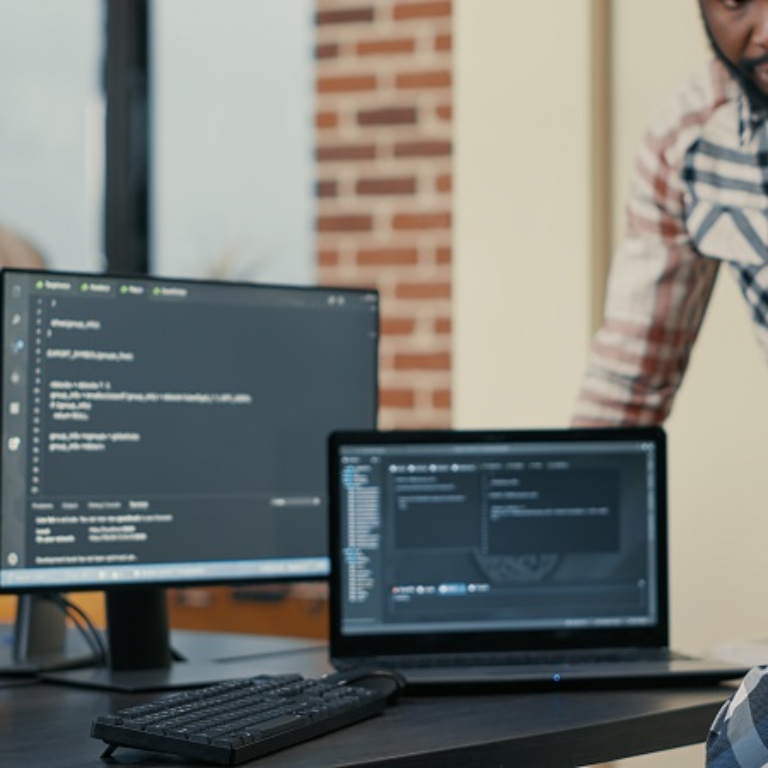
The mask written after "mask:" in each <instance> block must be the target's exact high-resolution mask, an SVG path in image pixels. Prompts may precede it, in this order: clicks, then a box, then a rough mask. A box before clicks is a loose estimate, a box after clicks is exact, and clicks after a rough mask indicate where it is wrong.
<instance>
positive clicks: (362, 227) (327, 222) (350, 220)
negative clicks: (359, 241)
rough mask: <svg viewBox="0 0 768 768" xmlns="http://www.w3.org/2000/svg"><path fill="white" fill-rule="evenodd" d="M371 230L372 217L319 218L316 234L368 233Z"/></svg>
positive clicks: (343, 216)
mask: <svg viewBox="0 0 768 768" xmlns="http://www.w3.org/2000/svg"><path fill="white" fill-rule="evenodd" d="M371 229H373V217H372V216H359V215H349V214H347V215H342V216H320V217H318V219H317V231H318V232H369V231H370V230H371Z"/></svg>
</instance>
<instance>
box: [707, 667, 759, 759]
mask: <svg viewBox="0 0 768 768" xmlns="http://www.w3.org/2000/svg"><path fill="white" fill-rule="evenodd" d="M766 765H768V668H766V667H755V668H754V669H753V670H751V671H750V672H749V674H748V675H747V676H746V677H745V678H744V680H743V681H742V683H741V685H740V686H739V689H738V691H736V693H735V694H734V696H733V697H732V698H731V699H729V700H728V701H727V702H726V703H725V704H724V705H723V707H722V709H721V710H720V712H719V714H718V715H717V717H716V718H715V721H714V723H712V727H711V729H710V732H709V736H708V737H707V768H760V767H761V766H766Z"/></svg>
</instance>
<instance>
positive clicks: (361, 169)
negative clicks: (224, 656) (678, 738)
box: [0, 0, 768, 768]
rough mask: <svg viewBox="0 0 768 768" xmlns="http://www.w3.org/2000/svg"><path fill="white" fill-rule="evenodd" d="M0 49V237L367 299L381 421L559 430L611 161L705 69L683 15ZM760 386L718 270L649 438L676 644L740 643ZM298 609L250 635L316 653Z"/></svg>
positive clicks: (727, 283) (199, 601)
mask: <svg viewBox="0 0 768 768" xmlns="http://www.w3.org/2000/svg"><path fill="white" fill-rule="evenodd" d="M0 50H2V51H3V54H2V60H3V65H2V67H0V226H3V227H5V228H7V229H9V230H11V231H13V232H15V233H17V234H19V235H21V236H23V237H24V238H26V239H27V240H28V241H29V242H30V243H32V244H33V245H34V246H35V247H36V248H37V249H38V250H39V251H40V252H41V253H42V254H43V256H44V258H45V260H46V263H47V264H48V265H50V266H52V267H55V268H60V269H69V270H96V271H101V270H105V271H107V270H108V271H113V272H148V273H154V274H161V275H166V276H192V277H215V278H235V279H246V280H257V281H269V282H285V283H307V284H312V283H324V284H333V285H350V286H352V285H354V286H365V287H371V286H373V287H377V288H378V289H379V290H380V291H381V296H382V337H381V338H382V343H381V361H380V392H379V395H380V406H381V407H380V414H379V423H380V425H381V426H382V427H384V428H397V427H446V426H456V427H481V426H482V427H508V428H514V427H524V426H563V425H565V424H567V423H568V422H569V419H570V413H571V409H572V407H573V403H574V400H575V397H576V392H577V388H578V384H579V381H580V377H581V374H582V372H583V368H584V364H585V360H586V354H587V349H588V344H589V340H590V338H591V334H592V332H593V330H594V328H595V326H596V323H597V322H598V320H599V317H600V312H601V307H602V292H603V287H604V281H605V276H606V272H607V269H608V265H609V261H610V253H611V251H612V249H613V247H614V245H615V243H616V242H617V241H618V239H619V238H620V237H621V233H622V231H623V221H624V219H623V203H624V199H625V196H626V191H627V185H628V177H629V172H630V169H631V167H632V163H633V158H634V153H635V150H636V148H637V146H638V143H639V141H640V138H641V136H642V133H643V131H644V128H645V125H646V123H647V121H648V120H649V118H650V117H651V115H652V114H653V112H654V111H655V110H656V109H657V108H658V107H659V106H660V105H661V103H662V101H663V100H664V98H666V97H667V96H668V95H669V94H671V92H672V91H673V90H674V89H675V88H676V87H677V86H678V85H679V84H680V83H681V82H682V80H683V79H684V78H685V77H687V76H688V75H689V74H691V73H693V72H694V71H695V70H697V69H698V68H699V67H700V66H701V65H702V64H703V62H704V61H705V59H706V58H707V57H708V56H709V51H708V46H707V43H706V40H705V36H704V34H703V29H702V25H701V21H700V19H699V13H698V4H697V2H696V0H679V1H678V2H674V3H670V2H668V0H643V2H638V0H549V2H547V3H531V2H527V1H526V0H452V1H451V0H67V2H66V3H61V2H60V0H25V2H19V1H18V0H0ZM650 52H652V55H650ZM765 376H766V371H765V361H764V360H763V359H762V357H761V355H760V352H759V350H758V347H757V345H756V344H755V342H754V340H753V339H752V330H751V328H750V323H749V317H748V314H747V310H746V308H745V307H744V305H743V302H742V300H741V298H740V297H739V295H738V292H737V290H736V287H735V286H734V285H733V284H732V281H731V279H730V275H726V274H723V275H722V276H721V278H720V280H719V282H718V286H717V288H716V293H715V296H714V299H713V302H712V305H711V307H710V310H709V314H708V316H707V319H706V321H705V326H704V329H703V332H702V336H701V338H700V341H699V343H698V345H697V348H696V350H695V353H694V355H693V359H692V364H691V368H690V370H689V373H688V376H687V378H686V381H685V384H684V386H683V389H682V392H681V394H680V397H679V399H678V402H677V404H676V407H675V409H674V413H673V416H672V418H671V421H670V422H669V424H668V427H669V433H670V446H671V458H670V486H671V487H670V517H671V544H670V549H671V585H672V630H673V632H672V634H673V637H672V639H673V643H674V645H676V646H679V647H682V648H684V649H690V650H694V651H698V650H709V649H717V648H719V647H722V645H723V644H725V643H729V642H731V641H734V640H739V639H751V638H768V617H767V616H766V615H765V612H764V611H763V610H762V609H761V608H760V607H759V606H761V605H762V604H763V601H762V597H763V595H762V592H763V590H762V585H761V579H760V578H759V577H757V578H756V576H755V574H756V572H757V573H758V574H759V565H757V566H756V565H755V564H756V563H757V564H759V563H761V562H762V541H763V540H764V539H765V538H766V536H767V535H768V510H766V509H765V499H766V498H768V473H766V472H765V471H764V466H765V461H766V457H767V456H768V397H766V392H767V391H768V388H767V387H766V379H765ZM310 592H311V590H310ZM279 596H280V595H279V594H278V597H279ZM240 597H241V599H242V598H243V596H242V595H241V596H240ZM250 597H252V595H246V596H245V597H244V599H245V600H246V601H247V600H248V599H249V598H250ZM262 597H263V598H264V595H262ZM268 599H271V597H270V596H269V595H267V596H266V598H265V599H262V600H261V603H262V604H263V603H264V602H266V600H268ZM217 600H219V597H218V596H216V597H215V598H214V597H211V594H210V593H209V592H207V591H191V592H190V593H189V594H187V595H186V596H185V597H184V598H183V599H180V606H181V607H180V609H179V610H182V609H183V610H185V611H187V613H186V614H185V616H187V618H186V619H185V621H187V622H188V624H189V623H194V622H195V621H197V619H195V618H194V617H195V616H199V615H211V614H210V612H211V611H213V610H214V607H215V605H214V603H216V601H217ZM275 602H276V603H278V602H280V603H281V604H280V607H279V609H278V608H275V610H276V611H277V610H280V611H284V610H288V609H287V608H286V607H285V605H284V604H283V603H284V601H275ZM306 602H308V604H309V607H308V608H307V607H306V606H304V607H302V608H301V609H296V610H298V611H299V613H298V614H296V611H294V613H292V614H291V617H290V619H289V618H288V617H287V616H286V615H283V614H279V615H278V614H275V617H274V618H273V620H272V619H270V621H273V624H272V625H270V626H276V627H278V629H281V628H283V629H284V628H285V627H286V626H289V623H290V622H292V621H294V620H295V621H296V622H298V624H297V628H296V629H295V631H296V633H297V634H301V633H305V634H310V635H311V634H322V632H323V631H324V624H323V620H324V605H323V604H322V600H321V599H320V602H317V601H315V600H314V598H313V599H312V600H309V601H306ZM216 604H217V603H216ZM249 607H251V606H249ZM262 607H263V605H262ZM195 611H197V612H198V613H195ZM206 611H208V614H206ZM231 613H232V612H231V610H230V609H229V608H225V609H223V614H222V615H231ZM189 616H191V617H192V618H189ZM217 621H223V619H217ZM286 622H288V623H286ZM203 623H205V620H204V621H203ZM254 626H255V625H254V623H253V621H251V620H250V619H247V620H244V625H243V627H244V629H245V630H251V631H253V630H254ZM237 628H240V627H237ZM290 628H291V631H292V632H293V631H294V627H293V624H290ZM262 630H263V627H262V626H261V625H259V627H258V628H257V631H262ZM624 764H625V763H622V765H624ZM702 764H703V750H702V749H701V748H699V747H692V748H689V749H685V750H678V751H676V752H674V753H670V754H667V755H660V756H651V757H647V758H638V759H636V760H632V761H626V765H627V766H632V767H635V768H640V767H641V766H643V767H644V766H656V767H658V768H661V767H662V766H671V765H675V766H678V767H680V766H683V767H685V766H700V765H702Z"/></svg>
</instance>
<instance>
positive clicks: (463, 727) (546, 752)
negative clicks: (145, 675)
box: [0, 681, 730, 768]
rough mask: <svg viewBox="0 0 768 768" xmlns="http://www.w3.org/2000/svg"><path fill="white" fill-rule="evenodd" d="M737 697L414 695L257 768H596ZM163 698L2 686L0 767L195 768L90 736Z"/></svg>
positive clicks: (677, 733) (697, 727)
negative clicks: (97, 721)
mask: <svg viewBox="0 0 768 768" xmlns="http://www.w3.org/2000/svg"><path fill="white" fill-rule="evenodd" d="M0 686H3V684H2V682H1V681H0ZM729 692H730V691H729V689H727V688H702V689H693V690H683V689H668V690H658V689H643V690H634V691H592V692H587V691H581V692H557V693H532V694H514V695H512V694H489V695H483V696H479V695H472V696H442V697H418V698H417V697H404V698H402V699H401V700H400V702H399V703H398V704H397V705H395V706H393V707H391V708H389V709H388V710H387V711H386V712H385V713H384V714H383V715H381V716H379V717H376V718H373V719H371V720H368V721H366V722H363V723H360V724H357V725H354V726H352V727H350V728H347V729H344V730H341V731H338V732H336V733H333V734H329V735H327V736H323V737H321V738H319V739H316V740H314V741H311V742H307V743H305V744H304V745H300V746H298V747H294V748H291V749H289V750H285V751H283V752H278V753H275V754H273V755H269V756H267V757H264V758H261V759H260V760H257V761H255V762H253V763H249V764H247V765H254V766H259V768H278V767H281V766H282V767H286V768H287V767H288V766H290V768H310V767H311V768H317V766H342V765H343V766H345V767H346V768H350V767H351V766H379V767H382V766H387V768H395V767H398V768H402V767H403V766H414V765H418V766H420V768H421V767H426V768H430V767H434V768H438V766H439V768H452V767H455V768H459V767H461V768H465V767H466V766H467V765H472V766H473V767H475V768H481V767H482V766H489V768H490V767H491V766H492V767H493V768H499V766H512V765H525V766H531V768H560V767H565V766H575V765H591V764H594V763H598V762H603V761H608V760H613V759H618V758H621V757H629V756H632V755H637V754H642V753H645V752H652V751H657V750H663V749H671V748H674V747H679V746H684V745H688V744H694V743H700V742H702V741H703V740H704V738H705V737H706V734H707V729H708V727H709V724H710V723H711V722H712V720H713V719H714V717H715V714H716V712H717V710H718V709H719V707H720V705H721V704H722V702H723V701H724V700H725V698H726V697H727V696H728V694H729ZM157 695H158V694H125V693H120V694H116V693H107V692H99V691H93V690H85V689H78V688H71V687H68V686H58V685H55V684H51V683H40V682H34V683H26V684H22V685H5V686H4V687H0V765H3V766H6V765H8V766H10V765H33V766H35V768H49V767H50V768H53V767H54V766H55V767H56V768H97V767H98V768H104V766H105V765H132V766H145V767H146V766H176V767H177V768H178V767H179V766H184V765H189V763H187V762H185V761H183V760H181V759H178V758H175V757H170V756H163V755H157V754H152V753H144V752H140V751H135V750H127V749H120V750H118V751H117V752H116V753H115V755H114V758H113V759H112V761H110V762H109V763H104V762H102V761H101V760H100V759H99V755H100V753H101V750H102V746H103V745H102V744H101V743H100V742H98V741H96V740H95V739H92V738H91V737H90V736H89V728H90V723H91V720H92V719H93V718H94V717H96V716H97V715H101V714H106V713H107V712H109V711H112V710H114V709H118V708H120V707H124V706H128V705H130V704H134V703H138V702H140V701H144V700H147V699H150V698H155V697H156V696H157Z"/></svg>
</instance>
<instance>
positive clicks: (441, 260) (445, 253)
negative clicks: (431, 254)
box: [435, 246, 453, 264]
mask: <svg viewBox="0 0 768 768" xmlns="http://www.w3.org/2000/svg"><path fill="white" fill-rule="evenodd" d="M435 256H436V258H437V263H438V264H450V263H451V261H452V260H453V254H452V253H451V249H450V248H448V247H447V246H443V247H440V248H438V249H437V251H436V253H435Z"/></svg>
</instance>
